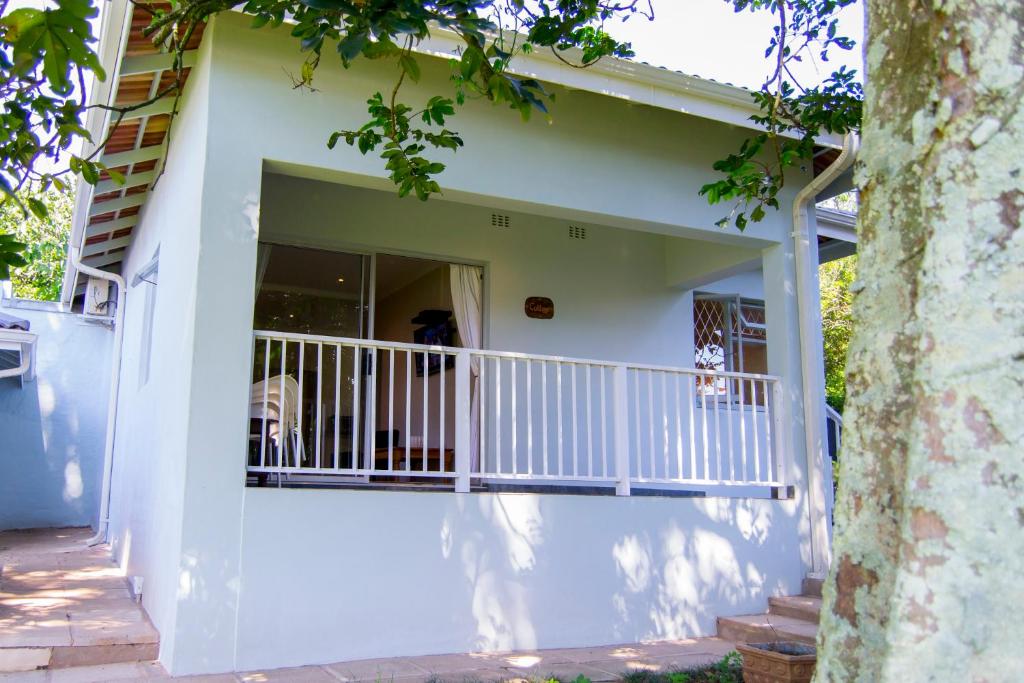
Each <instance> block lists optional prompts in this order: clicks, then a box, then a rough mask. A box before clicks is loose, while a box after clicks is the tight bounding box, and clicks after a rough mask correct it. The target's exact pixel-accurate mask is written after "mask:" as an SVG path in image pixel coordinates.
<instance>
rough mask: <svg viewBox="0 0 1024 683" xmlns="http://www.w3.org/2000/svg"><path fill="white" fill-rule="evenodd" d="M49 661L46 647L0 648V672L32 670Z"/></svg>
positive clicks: (48, 652)
mask: <svg viewBox="0 0 1024 683" xmlns="http://www.w3.org/2000/svg"><path fill="white" fill-rule="evenodd" d="M49 663H50V648H48V647H6V648H2V649H0V672H2V673H9V672H12V671H32V670H34V669H41V668H43V667H45V666H46V665H48V664H49Z"/></svg>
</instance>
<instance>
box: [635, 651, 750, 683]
mask: <svg viewBox="0 0 1024 683" xmlns="http://www.w3.org/2000/svg"><path fill="white" fill-rule="evenodd" d="M622 680H623V681H624V683H742V681H743V659H742V658H741V657H740V654H739V653H738V652H730V653H729V654H727V655H725V656H724V657H723V658H722V659H720V660H718V661H717V662H714V663H712V664H707V665H704V666H697V667H692V668H686V669H678V670H675V671H644V670H639V671H631V672H629V673H627V674H624V675H623V676H622Z"/></svg>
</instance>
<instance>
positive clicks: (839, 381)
mask: <svg viewBox="0 0 1024 683" xmlns="http://www.w3.org/2000/svg"><path fill="white" fill-rule="evenodd" d="M818 276H819V279H820V282H821V333H822V337H824V341H825V398H826V400H827V401H828V404H829V405H830V406H832V407H833V408H835V409H836V410H837V411H839V412H840V413H841V412H843V405H844V403H845V402H846V350H847V348H848V347H849V345H850V339H851V337H852V336H853V311H852V308H853V291H852V285H853V282H854V280H855V279H856V277H857V256H856V255H854V256H847V257H846V258H841V259H837V260H835V261H830V262H828V263H824V264H822V265H821V267H820V268H819V269H818Z"/></svg>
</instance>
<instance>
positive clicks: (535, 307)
mask: <svg viewBox="0 0 1024 683" xmlns="http://www.w3.org/2000/svg"><path fill="white" fill-rule="evenodd" d="M525 309H526V317H527V318H537V319H539V320H551V319H552V318H554V317H555V302H554V301H552V300H551V299H549V298H547V297H546V296H531V297H529V298H528V299H527V300H526V306H525Z"/></svg>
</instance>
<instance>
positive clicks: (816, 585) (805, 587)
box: [800, 577, 825, 598]
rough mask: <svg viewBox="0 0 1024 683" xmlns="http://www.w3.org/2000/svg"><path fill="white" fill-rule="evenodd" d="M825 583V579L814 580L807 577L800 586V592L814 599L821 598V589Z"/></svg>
mask: <svg viewBox="0 0 1024 683" xmlns="http://www.w3.org/2000/svg"><path fill="white" fill-rule="evenodd" d="M824 583H825V580H824V579H814V578H811V577H806V578H804V580H803V583H802V584H801V586H800V592H801V593H802V594H803V595H807V596H810V597H813V598H820V597H821V587H822V585H823V584H824Z"/></svg>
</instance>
